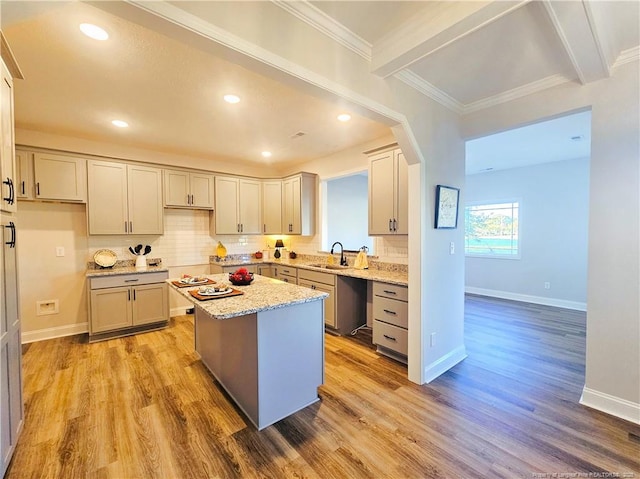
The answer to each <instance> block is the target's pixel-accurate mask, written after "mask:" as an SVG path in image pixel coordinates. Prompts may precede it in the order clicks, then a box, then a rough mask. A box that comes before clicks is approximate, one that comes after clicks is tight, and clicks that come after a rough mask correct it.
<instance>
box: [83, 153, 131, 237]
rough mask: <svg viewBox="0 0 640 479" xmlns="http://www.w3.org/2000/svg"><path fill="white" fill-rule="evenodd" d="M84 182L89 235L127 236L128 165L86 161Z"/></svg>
mask: <svg viewBox="0 0 640 479" xmlns="http://www.w3.org/2000/svg"><path fill="white" fill-rule="evenodd" d="M87 180H88V185H87V186H88V187H87V193H88V200H89V202H88V205H87V217H88V228H89V234H90V235H120V234H126V233H128V232H129V217H128V213H127V166H126V165H125V164H123V163H112V162H107V161H94V160H89V161H88V163H87Z"/></svg>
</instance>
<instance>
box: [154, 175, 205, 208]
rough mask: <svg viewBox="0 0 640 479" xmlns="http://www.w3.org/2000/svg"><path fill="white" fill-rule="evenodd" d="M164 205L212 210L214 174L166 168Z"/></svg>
mask: <svg viewBox="0 0 640 479" xmlns="http://www.w3.org/2000/svg"><path fill="white" fill-rule="evenodd" d="M163 176H164V205H165V206H167V207H185V208H197V209H206V210H212V209H213V205H214V181H215V180H214V176H213V175H209V174H207V173H195V172H189V171H182V170H164V171H163Z"/></svg>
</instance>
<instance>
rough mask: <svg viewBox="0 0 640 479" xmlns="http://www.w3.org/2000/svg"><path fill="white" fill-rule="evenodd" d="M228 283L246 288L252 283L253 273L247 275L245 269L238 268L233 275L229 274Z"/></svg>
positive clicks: (247, 272)
mask: <svg viewBox="0 0 640 479" xmlns="http://www.w3.org/2000/svg"><path fill="white" fill-rule="evenodd" d="M229 281H231V283H232V284H233V285H235V286H246V285H248V284H251V281H253V273H249V271H248V270H247V268H238V269H237V270H235V271H234V272H233V273H229Z"/></svg>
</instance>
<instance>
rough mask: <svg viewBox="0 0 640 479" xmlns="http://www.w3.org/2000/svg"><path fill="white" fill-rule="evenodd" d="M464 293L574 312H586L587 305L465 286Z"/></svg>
mask: <svg viewBox="0 0 640 479" xmlns="http://www.w3.org/2000/svg"><path fill="white" fill-rule="evenodd" d="M464 292H465V293H469V294H477V295H480V296H490V297H492V298H500V299H510V300H512V301H521V302H523V303H533V304H542V305H544V306H554V307H556V308H564V309H573V310H576V311H586V310H587V303H582V302H579V301H568V300H566V299H557V298H545V297H544V296H532V295H529V294H520V293H511V292H509V291H499V290H496V289H485V288H476V287H474V286H465V288H464Z"/></svg>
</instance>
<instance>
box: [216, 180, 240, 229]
mask: <svg viewBox="0 0 640 479" xmlns="http://www.w3.org/2000/svg"><path fill="white" fill-rule="evenodd" d="M239 188H240V182H239V181H238V179H237V178H230V177H227V176H216V188H215V190H216V191H215V196H216V210H215V223H216V234H219V235H225V234H227V235H233V234H238V233H240V218H239V212H238V192H239Z"/></svg>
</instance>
